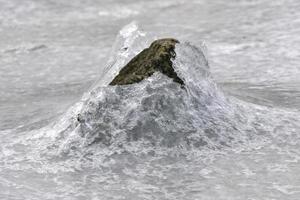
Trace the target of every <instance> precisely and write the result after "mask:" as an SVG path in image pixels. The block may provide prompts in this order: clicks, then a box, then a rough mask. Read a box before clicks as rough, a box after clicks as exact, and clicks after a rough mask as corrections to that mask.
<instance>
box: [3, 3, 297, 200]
mask: <svg viewBox="0 0 300 200" xmlns="http://www.w3.org/2000/svg"><path fill="white" fill-rule="evenodd" d="M299 9H300V2H299V1H297V0H259V1H258V0H239V1H238V0H230V1H225V0H215V1H209V0H172V1H171V0H170V1H169V0H163V1H162V0H152V1H134V0H126V1H111V0H105V1H103V0H101V1H100V0H99V1H91V0H89V1H81V0H76V1H75V0H74V1H67V0H60V1H58V0H39V1H37V0H28V1H19V0H9V1H8V0H0V142H1V145H0V199H9V200H10V199H11V200H16V199H100V200H102V199H103V200H106V199H137V200H139V199H151V200H153V199H159V200H161V199H170V200H171V199H172V200H173V199H180V200H181V199H187V200H195V199H201V200H202V199H204V200H206V199H207V200H210V199H224V200H227V199H228V200H232V199H241V200H244V199H249V200H250V199H251V200H254V199H257V200H261V199H265V200H267V199H268V200H271V199H278V200H279V199H287V200H290V199H291V200H292V199H293V200H298V199H299V198H300V176H299V174H300V171H299V169H300V164H299V162H300V66H299V65H300V36H299V33H300V14H299V12H298V11H299ZM132 21H137V23H138V24H139V28H140V29H142V30H141V31H143V32H145V33H148V34H150V35H154V36H155V37H175V38H179V39H180V40H182V41H184V40H188V41H190V42H191V43H192V44H195V45H196V46H203V44H205V46H206V48H205V49H204V51H205V54H206V56H207V58H208V61H209V64H210V72H211V74H212V76H213V79H214V81H215V82H216V83H217V85H218V87H219V90H220V91H222V90H223V91H224V93H225V96H226V97H227V98H229V99H230V102H231V103H232V104H231V103H229V105H238V107H241V108H239V109H241V112H238V113H240V114H241V115H242V118H241V122H239V123H238V126H237V129H238V130H242V131H241V132H242V133H243V134H241V135H236V136H235V132H233V131H232V129H228V130H227V129H225V127H226V126H225V125H224V128H222V127H221V124H217V125H216V127H213V128H212V130H213V131H214V133H215V134H216V135H217V136H216V138H223V136H224V135H225V136H224V137H225V138H226V135H230V136H232V135H233V136H232V137H233V138H234V140H236V141H239V142H237V143H236V144H231V145H227V146H226V145H223V146H222V145H220V146H219V142H220V141H217V142H216V141H212V143H211V144H209V145H207V146H205V147H203V148H191V149H184V148H182V149H181V147H178V146H177V147H176V148H175V147H171V148H165V147H160V146H159V147H149V146H147V145H145V144H144V143H139V141H138V142H137V143H133V144H128V145H129V147H127V148H128V149H127V151H126V152H120V150H119V149H114V148H115V147H114V146H110V147H108V148H106V147H101V145H100V146H92V147H90V146H89V147H83V148H82V149H81V150H74V152H73V149H72V148H71V146H68V145H66V146H64V145H65V143H68V142H66V141H65V139H66V138H59V137H58V136H57V134H58V133H61V132H60V131H61V130H60V129H59V128H58V127H63V128H64V124H63V123H60V122H57V121H59V119H60V117H61V116H67V118H68V115H67V114H65V113H66V112H67V110H68V109H69V108H70V106H72V105H74V103H76V102H79V101H80V99H81V97H82V95H83V93H86V92H87V91H88V90H89V88H90V87H91V86H92V85H93V83H94V82H95V81H97V80H99V79H101V78H103V77H102V76H104V75H103V70H104V69H105V67H107V64H106V63H107V61H108V57H109V55H110V52H111V48H112V46H113V44H114V41H115V38H116V36H117V35H118V33H119V31H120V30H121V29H122V27H124V25H126V24H129V23H131V22H132ZM188 77H189V76H188ZM156 78H157V80H159V81H162V82H163V83H164V79H163V78H161V77H156ZM155 80H156V79H155ZM191 80H194V79H191ZM195 82H196V81H195ZM145 84H146V85H143V86H141V87H142V88H143V87H144V86H145V87H146V86H147V83H145ZM164 84H165V83H164ZM166 84H167V83H166ZM170 87H171V88H173V86H170ZM206 89H209V88H206ZM105 91H106V90H105ZM106 92H108V94H107V95H109V94H112V95H116V94H118V91H110V90H108V91H106ZM110 92H111V93H110ZM171 92H172V90H171ZM105 94H106V93H105ZM170 94H173V93H170ZM130 98H131V97H130ZM92 100H94V99H93V98H92ZM92 100H91V101H92ZM130 100H133V99H130ZM217 100H218V99H217ZM217 100H216V102H217V103H218V102H219V101H217ZM124 102H126V101H125V100H124ZM187 102H189V101H187ZM221 102H222V101H221ZM220 104H221V105H223V104H222V103H220ZM109 105H110V104H109ZM226 105H227V104H226V103H225V106H226ZM71 108H72V107H71ZM75 108H76V106H75ZM88 109H90V108H88ZM88 109H87V110H88ZM91 109H92V108H91ZM126 109H127V107H126ZM226 109H227V108H226ZM69 110H70V109H69ZM71 111H72V109H71ZM112 111H114V110H112ZM74 112H75V111H74ZM191 112H193V111H192V110H191ZM226 112H227V110H225V108H224V110H222V112H221V113H226ZM71 113H72V112H71ZM75 113H76V112H75ZM111 113H113V112H111ZM183 116H184V117H187V115H183ZM225 116H227V115H225ZM222 117H223V116H212V118H213V119H221V118H222ZM192 119H194V118H192ZM201 120H202V119H201ZM243 120H244V121H243ZM179 121H180V120H179ZM203 121H205V119H203ZM232 121H233V122H234V123H237V121H235V119H232ZM227 122H228V123H229V122H231V120H227V121H226V120H225V121H224V123H225V124H227ZM53 123H56V126H54V128H53V126H52V125H51V124H53ZM49 124H50V126H49ZM57 124H58V125H57ZM244 126H245V127H244ZM51 127H52V128H51ZM63 128H61V129H63ZM217 128H218V129H217ZM252 128H253V129H252ZM226 130H227V133H228V134H226ZM62 132H63V131H62ZM63 133H64V134H65V132H63ZM68 134H69V132H67V135H68ZM70 135H72V134H71V133H70ZM44 137H46V139H45V138H44ZM49 138H52V139H49ZM212 140H213V139H212ZM216 140H217V139H216ZM214 142H216V143H214ZM56 144H59V145H62V146H63V147H64V148H65V147H66V148H67V151H68V153H65V149H63V148H62V146H59V145H58V146H59V147H58V148H57V149H56V148H55V147H56V146H55V145H56ZM76 144H77V143H76ZM179 144H180V143H179ZM210 145H211V146H210ZM124 146H126V145H124ZM179 146H180V145H179ZM60 148H62V149H63V150H61V149H60ZM68 148H70V149H68ZM48 151H49V152H50V153H49V152H48ZM69 151H70V152H71V153H70V152H69ZM143 151H145V152H143ZM61 152H63V153H61Z"/></svg>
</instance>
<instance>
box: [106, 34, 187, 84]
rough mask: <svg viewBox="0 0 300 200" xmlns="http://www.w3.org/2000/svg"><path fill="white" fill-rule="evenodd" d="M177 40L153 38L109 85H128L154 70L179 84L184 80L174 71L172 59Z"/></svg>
mask: <svg viewBox="0 0 300 200" xmlns="http://www.w3.org/2000/svg"><path fill="white" fill-rule="evenodd" d="M176 43H179V41H178V40H176V39H172V38H165V39H159V40H155V41H154V42H153V43H152V44H151V45H150V47H148V48H146V49H144V50H143V51H142V52H140V53H139V54H138V55H136V56H135V57H134V58H133V59H132V60H131V61H130V62H129V63H128V64H127V65H125V66H124V67H123V68H122V69H121V71H120V72H119V74H118V75H117V76H116V77H115V78H114V79H113V80H112V82H111V83H110V84H109V85H128V84H133V83H138V82H140V81H142V80H143V79H145V78H148V77H150V76H151V75H152V74H154V73H155V72H161V73H163V74H165V75H166V76H168V77H170V78H172V79H173V80H174V81H175V82H177V83H180V84H181V85H183V84H184V82H183V81H182V80H181V79H180V78H179V77H178V76H177V74H176V72H175V71H174V68H173V64H172V59H174V58H175V56H176V55H175V51H174V50H175V45H176Z"/></svg>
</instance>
